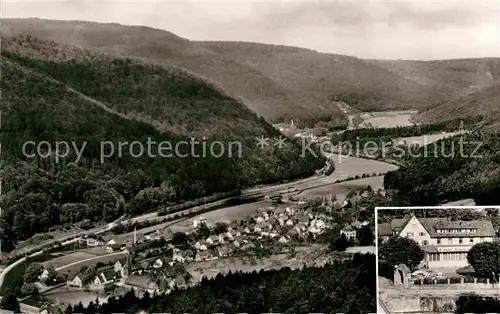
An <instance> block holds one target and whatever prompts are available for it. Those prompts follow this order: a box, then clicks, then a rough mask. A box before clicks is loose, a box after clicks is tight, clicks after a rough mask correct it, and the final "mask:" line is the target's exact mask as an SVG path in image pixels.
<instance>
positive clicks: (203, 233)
mask: <svg viewBox="0 0 500 314" xmlns="http://www.w3.org/2000/svg"><path fill="white" fill-rule="evenodd" d="M198 236H199V237H200V238H201V239H206V238H208V237H209V236H210V229H209V228H208V227H207V226H206V225H205V224H201V225H200V226H199V227H198Z"/></svg>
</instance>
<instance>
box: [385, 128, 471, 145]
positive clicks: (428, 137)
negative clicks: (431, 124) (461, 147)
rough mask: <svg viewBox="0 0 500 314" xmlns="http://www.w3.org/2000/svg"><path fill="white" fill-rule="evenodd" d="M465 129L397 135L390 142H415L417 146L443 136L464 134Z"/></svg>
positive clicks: (437, 139)
mask: <svg viewBox="0 0 500 314" xmlns="http://www.w3.org/2000/svg"><path fill="white" fill-rule="evenodd" d="M465 133H467V131H456V132H442V133H439V134H428V135H422V136H409V137H399V138H396V139H394V140H393V141H392V142H393V144H394V145H402V144H405V143H406V145H412V144H417V145H419V146H424V145H427V144H431V143H433V142H436V141H439V140H441V139H443V138H447V137H451V136H455V135H459V134H465Z"/></svg>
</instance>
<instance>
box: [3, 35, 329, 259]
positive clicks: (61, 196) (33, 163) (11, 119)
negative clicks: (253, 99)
mask: <svg viewBox="0 0 500 314" xmlns="http://www.w3.org/2000/svg"><path fill="white" fill-rule="evenodd" d="M2 49H3V50H2V57H1V66H2V80H1V82H0V88H1V90H2V108H3V109H2V114H3V121H2V122H3V124H2V129H1V132H0V140H1V142H2V146H3V147H2V148H3V149H2V153H3V154H2V173H1V175H2V177H3V183H4V186H3V191H2V192H3V193H2V198H1V200H0V201H1V205H2V217H1V220H0V230H1V232H0V240H1V241H2V249H3V250H5V251H9V250H11V249H12V248H13V247H14V245H15V242H16V241H17V240H23V239H26V238H28V237H30V236H31V235H33V234H35V233H40V232H46V231H47V230H48V229H49V228H50V227H51V226H54V225H58V224H68V225H71V224H73V223H76V222H78V221H81V220H84V219H90V220H91V221H94V222H95V221H107V222H109V221H112V220H114V219H116V218H118V217H120V216H121V215H123V214H140V213H143V212H146V211H151V210H154V209H158V208H159V207H161V206H166V205H172V204H175V203H179V202H181V201H184V200H191V199H195V198H197V197H202V196H208V195H212V194H214V193H218V192H228V191H235V190H239V189H241V188H243V187H246V186H253V185H255V184H257V183H270V182H278V181H284V180H290V179H294V178H298V177H304V176H308V175H311V174H313V173H314V171H315V170H316V169H318V168H321V167H322V166H323V165H324V158H322V157H316V156H313V155H312V154H310V153H308V152H306V153H305V154H304V156H302V152H301V148H300V146H299V143H297V142H294V141H293V140H292V139H289V140H288V141H287V145H286V147H283V148H277V147H274V146H273V145H269V146H268V147H265V148H264V149H261V148H259V147H257V145H256V140H255V137H258V136H266V137H269V138H273V137H277V136H279V133H278V131H277V130H275V129H274V128H272V126H270V125H269V124H268V123H267V122H265V121H264V119H262V118H259V117H257V116H256V115H255V114H253V113H252V112H251V111H249V110H248V109H246V108H245V107H244V106H243V105H241V104H240V103H238V102H237V101H235V100H233V99H231V98H229V97H228V96H226V95H225V94H223V93H222V92H220V91H218V90H217V89H216V88H214V87H212V86H210V85H208V84H206V83H204V82H203V81H201V80H199V79H195V78H191V77H190V76H189V75H187V74H184V73H183V72H181V71H180V70H177V69H167V68H162V67H159V66H151V65H145V64H142V63H141V62H139V61H133V60H128V59H117V58H114V57H111V56H107V55H90V54H89V53H88V52H85V51H80V50H78V49H76V48H68V47H59V46H57V45H55V44H54V43H51V42H43V41H39V40H37V39H36V38H33V37H30V36H24V37H23V36H21V37H16V38H11V39H5V40H4V42H3V45H2ZM50 58H54V59H57V58H59V59H57V60H48V59H50ZM151 117H154V118H151ZM192 136H196V138H197V139H199V141H201V140H202V139H203V140H204V141H205V142H206V143H207V145H208V146H210V144H211V143H214V142H215V141H218V142H222V143H230V142H238V143H241V146H240V147H241V155H239V154H238V152H237V151H232V155H229V153H228V150H229V148H232V149H236V150H238V149H237V148H238V147H236V148H235V147H233V146H229V145H228V146H226V153H225V154H223V155H222V156H220V157H219V156H212V155H211V154H210V153H208V154H206V153H205V154H204V153H203V146H202V145H198V146H194V147H195V149H196V150H194V151H193V148H192V146H191V147H190V146H187V145H181V146H179V147H178V148H179V149H178V151H179V153H177V154H173V155H171V156H168V157H166V158H164V157H162V156H160V155H159V151H158V150H159V148H158V146H152V151H151V154H150V153H149V152H148V153H147V154H146V153H144V154H139V155H138V154H137V152H133V151H130V150H129V149H128V148H126V149H125V150H124V151H123V154H121V155H119V154H117V153H116V151H115V154H113V155H110V157H109V158H106V159H105V160H101V156H102V155H101V153H102V152H101V148H102V146H101V142H102V141H112V142H113V143H114V144H115V145H116V146H115V147H117V145H118V144H117V143H119V142H128V143H132V142H134V141H138V142H140V143H143V144H144V145H146V143H148V140H153V141H154V142H157V143H158V142H168V143H173V144H172V145H175V144H176V143H179V142H181V141H186V142H190V141H191V137H192ZM205 139H206V140H205ZM28 141H32V142H34V144H38V143H40V142H42V141H47V142H48V144H51V145H52V149H54V145H56V142H57V141H64V142H69V143H71V145H74V146H76V147H78V149H82V148H84V149H82V157H81V159H80V160H78V162H76V160H77V158H76V157H77V153H75V150H74V149H72V148H73V146H70V148H71V149H70V150H69V154H68V155H67V156H66V157H63V158H60V159H59V160H56V158H55V155H54V151H53V150H52V151H49V147H48V146H44V147H41V149H39V150H38V151H36V150H35V149H36V148H37V147H38V146H35V145H32V146H28V150H27V151H26V152H23V144H24V143H26V142H28ZM83 145H85V146H83ZM38 148H40V147H38ZM146 148H147V147H146ZM190 148H191V150H190ZM115 149H116V148H115ZM155 149H156V150H155ZM193 152H194V153H193ZM25 153H28V154H33V156H35V157H33V158H32V157H28V156H27V155H26V154H25ZM151 156H153V157H151ZM155 156H156V157H155ZM197 156H202V157H197Z"/></svg>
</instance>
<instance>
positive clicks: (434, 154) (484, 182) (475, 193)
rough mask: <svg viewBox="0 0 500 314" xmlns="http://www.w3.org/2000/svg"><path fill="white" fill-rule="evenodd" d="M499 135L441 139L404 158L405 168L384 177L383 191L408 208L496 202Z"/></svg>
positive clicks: (499, 182) (498, 193) (499, 199)
mask: <svg viewBox="0 0 500 314" xmlns="http://www.w3.org/2000/svg"><path fill="white" fill-rule="evenodd" d="M499 149H500V136H499V135H498V134H483V133H480V132H473V133H471V134H467V135H461V136H455V137H452V138H446V139H442V140H440V141H437V142H435V143H432V144H430V145H427V146H425V147H420V148H418V149H417V150H416V151H415V152H414V154H413V156H409V155H406V156H405V158H404V163H405V166H404V167H402V168H400V169H398V170H396V171H392V172H389V173H387V174H386V175H385V177H384V186H385V188H386V189H390V190H397V197H399V198H401V199H404V200H405V202H406V203H409V204H412V205H429V206H432V205H437V204H440V203H445V202H449V201H456V200H460V199H466V198H473V199H474V201H475V202H476V204H477V205H495V204H499V203H500V179H499V178H500V155H499V153H498V152H499Z"/></svg>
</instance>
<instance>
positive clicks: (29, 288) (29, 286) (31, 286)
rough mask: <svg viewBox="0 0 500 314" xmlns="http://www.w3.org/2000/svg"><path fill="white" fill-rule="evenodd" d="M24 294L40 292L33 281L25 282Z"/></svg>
mask: <svg viewBox="0 0 500 314" xmlns="http://www.w3.org/2000/svg"><path fill="white" fill-rule="evenodd" d="M21 293H22V294H23V296H28V295H35V294H38V288H37V287H36V286H35V284H33V283H25V284H24V285H23V286H22V288H21Z"/></svg>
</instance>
